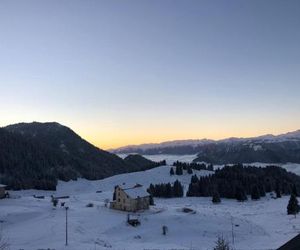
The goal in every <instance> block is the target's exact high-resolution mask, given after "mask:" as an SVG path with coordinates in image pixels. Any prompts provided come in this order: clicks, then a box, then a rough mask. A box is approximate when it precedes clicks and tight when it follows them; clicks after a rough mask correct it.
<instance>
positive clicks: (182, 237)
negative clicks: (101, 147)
mask: <svg viewBox="0 0 300 250" xmlns="http://www.w3.org/2000/svg"><path fill="white" fill-rule="evenodd" d="M157 158H158V157H157ZM157 158H156V160H157ZM190 158H191V157H186V159H190ZM152 159H153V158H152ZM181 159H183V158H181ZM169 160H170V159H169ZM169 160H168V162H169ZM169 169H170V167H168V166H162V167H158V168H155V169H151V170H148V171H144V172H137V173H130V174H122V175H117V176H113V177H110V178H107V179H104V180H99V181H87V180H83V179H81V180H79V181H70V182H59V185H58V188H57V191H56V192H49V191H36V190H27V191H15V192H11V193H12V196H13V198H11V199H4V200H0V227H1V229H2V231H3V233H4V234H5V237H6V238H7V239H8V241H9V243H10V245H11V247H10V249H11V250H17V249H24V250H33V249H34V250H37V249H56V250H58V249H72V250H73V249H74V250H85V249H86V250H100V249H101V250H102V249H112V250H114V249H116V250H138V249H161V250H167V249H197V250H200V249H201V250H202V249H203V250H207V249H213V246H214V244H215V240H216V237H217V236H220V235H223V236H224V237H225V238H226V239H228V240H229V242H231V243H232V242H233V238H232V228H233V235H234V249H236V250H238V249H243V250H246V249H247V250H255V249H257V250H258V249H261V250H262V249H276V248H278V247H279V246H280V245H282V244H283V243H284V242H286V241H287V240H289V239H291V238H292V237H294V236H295V235H296V234H297V233H299V232H300V218H298V217H297V218H294V217H293V216H288V215H286V206H287V203H288V199H289V197H283V198H281V199H276V200H275V199H272V198H270V196H269V195H268V196H267V197H266V198H264V199H261V200H259V201H251V200H249V201H247V202H244V203H239V202H237V201H235V200H225V199H224V200H222V203H221V204H219V205H213V204H212V203H211V201H210V198H196V197H193V198H187V197H185V198H174V199H155V203H156V206H153V207H151V209H150V210H149V211H146V212H144V213H141V214H140V220H141V226H139V227H136V228H134V227H131V226H128V225H126V217H127V213H125V212H121V211H115V210H111V209H109V208H107V207H105V200H106V199H111V198H112V191H113V188H114V186H115V185H117V184H122V183H126V184H132V185H133V184H136V183H140V184H143V185H144V187H146V188H147V187H148V185H149V184H150V183H151V182H152V183H161V182H169V181H175V180H176V179H177V178H178V179H179V180H180V181H181V182H182V183H183V184H184V185H185V186H187V185H188V184H189V182H190V175H187V174H185V175H183V176H172V177H171V176H170V175H169ZM209 173H210V172H208V171H198V172H196V174H197V175H206V174H209ZM100 190H101V191H102V193H96V191H100ZM34 194H36V195H45V196H46V197H45V199H36V198H34V197H33V195H34ZM51 194H53V195H55V196H62V195H69V196H70V198H69V199H66V200H65V201H66V205H67V206H69V208H70V209H69V212H68V219H69V227H68V228H69V245H68V246H64V244H65V209H64V208H62V207H60V206H58V207H57V208H56V209H53V207H52V204H51V202H50V195H51ZM88 203H93V204H94V206H93V207H86V205H87V204H88ZM185 207H188V208H190V209H193V210H194V211H195V213H184V212H182V209H183V208H185ZM163 225H166V226H167V227H168V229H169V231H168V234H167V235H166V236H163V235H162V226H163Z"/></svg>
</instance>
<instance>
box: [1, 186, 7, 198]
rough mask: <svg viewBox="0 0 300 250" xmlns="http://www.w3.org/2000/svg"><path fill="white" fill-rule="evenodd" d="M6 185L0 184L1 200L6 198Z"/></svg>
mask: <svg viewBox="0 0 300 250" xmlns="http://www.w3.org/2000/svg"><path fill="white" fill-rule="evenodd" d="M5 188H6V185H3V184H0V199H3V198H5V197H6V190H5Z"/></svg>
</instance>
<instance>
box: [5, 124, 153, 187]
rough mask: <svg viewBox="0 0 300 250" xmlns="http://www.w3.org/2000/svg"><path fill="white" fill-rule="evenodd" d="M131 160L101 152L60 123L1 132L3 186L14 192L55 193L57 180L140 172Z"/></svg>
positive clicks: (19, 126)
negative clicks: (35, 189)
mask: <svg viewBox="0 0 300 250" xmlns="http://www.w3.org/2000/svg"><path fill="white" fill-rule="evenodd" d="M154 165H155V163H154V162H151V161H149V160H146V159H145V161H142V162H141V164H139V165H137V164H136V162H134V161H133V162H131V161H130V159H129V160H128V159H127V160H126V161H124V160H123V159H121V158H119V157H118V156H116V155H114V154H112V153H109V152H106V151H104V150H101V149H98V148H97V147H95V146H93V145H92V144H90V143H88V142H87V141H85V140H84V139H82V138H81V137H80V136H78V135H77V134H76V133H75V132H74V131H72V130H71V129H70V128H68V127H65V126H62V125H60V124H58V123H38V122H34V123H20V124H15V125H10V126H7V127H5V128H0V178H1V179H0V183H5V184H7V185H9V186H10V187H11V188H14V189H28V188H37V189H55V187H56V184H57V180H65V181H68V180H71V179H76V178H78V177H82V178H86V179H90V180H95V179H102V178H105V177H108V176H112V175H115V174H120V173H126V172H133V171H140V170H145V169H148V168H151V167H153V166H154Z"/></svg>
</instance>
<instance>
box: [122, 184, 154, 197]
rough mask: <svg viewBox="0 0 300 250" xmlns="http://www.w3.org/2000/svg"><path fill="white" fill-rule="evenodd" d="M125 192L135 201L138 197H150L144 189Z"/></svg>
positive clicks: (137, 188) (138, 188) (139, 188)
mask: <svg viewBox="0 0 300 250" xmlns="http://www.w3.org/2000/svg"><path fill="white" fill-rule="evenodd" d="M124 192H125V193H126V194H127V195H129V197H131V198H133V199H136V198H138V197H140V198H142V197H147V196H149V195H150V194H149V193H148V192H147V191H146V190H145V189H144V188H143V187H135V188H129V189H125V190H124Z"/></svg>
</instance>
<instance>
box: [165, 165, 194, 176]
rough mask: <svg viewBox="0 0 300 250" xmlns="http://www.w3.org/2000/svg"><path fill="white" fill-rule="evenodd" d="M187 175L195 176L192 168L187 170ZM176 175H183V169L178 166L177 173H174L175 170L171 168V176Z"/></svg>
mask: <svg viewBox="0 0 300 250" xmlns="http://www.w3.org/2000/svg"><path fill="white" fill-rule="evenodd" d="M187 173H188V174H193V170H192V169H191V168H188V169H187ZM174 174H176V175H183V168H182V167H181V166H176V167H175V171H174V168H173V167H171V168H170V175H174Z"/></svg>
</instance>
